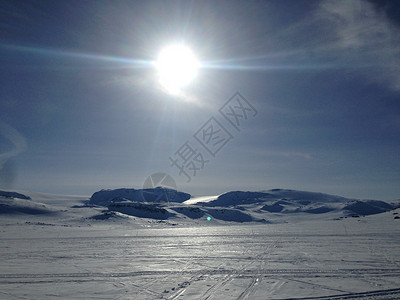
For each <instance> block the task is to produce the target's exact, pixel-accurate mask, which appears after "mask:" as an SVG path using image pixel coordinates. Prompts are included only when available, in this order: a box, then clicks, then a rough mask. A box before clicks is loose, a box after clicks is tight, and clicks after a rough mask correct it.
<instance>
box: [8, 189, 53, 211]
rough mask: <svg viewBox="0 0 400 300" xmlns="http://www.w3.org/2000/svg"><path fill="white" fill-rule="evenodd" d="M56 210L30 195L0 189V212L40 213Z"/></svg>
mask: <svg viewBox="0 0 400 300" xmlns="http://www.w3.org/2000/svg"><path fill="white" fill-rule="evenodd" d="M52 212H54V211H53V210H52V209H51V208H49V207H47V206H46V205H45V204H42V203H36V202H34V201H32V200H31V198H30V197H29V196H26V195H23V194H20V193H16V192H7V191H0V214H28V215H39V214H49V213H52Z"/></svg>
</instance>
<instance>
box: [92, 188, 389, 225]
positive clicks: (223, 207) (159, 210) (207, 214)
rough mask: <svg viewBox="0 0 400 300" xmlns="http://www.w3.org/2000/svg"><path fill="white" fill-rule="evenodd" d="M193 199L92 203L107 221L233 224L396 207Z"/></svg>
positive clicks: (106, 198) (298, 199)
mask: <svg viewBox="0 0 400 300" xmlns="http://www.w3.org/2000/svg"><path fill="white" fill-rule="evenodd" d="M189 198H190V195H189V194H186V193H182V192H177V191H174V190H168V189H164V188H155V189H144V190H135V189H117V190H102V191H99V192H96V193H94V194H93V196H92V197H91V198H90V201H89V203H90V204H94V205H100V206H105V207H107V208H108V212H107V211H106V212H104V218H106V217H107V216H109V212H118V213H122V214H126V215H129V216H134V217H139V218H150V219H158V220H166V219H183V218H184V219H193V220H196V219H200V218H209V219H215V220H220V221H228V222H268V220H270V219H271V218H272V217H274V218H276V217H277V216H284V215H287V216H288V215H298V214H303V215H304V214H305V215H310V216H312V215H326V216H327V217H328V216H330V217H331V218H332V217H333V216H335V217H339V216H344V217H346V216H359V215H372V214H378V213H382V212H386V211H389V210H392V209H393V208H395V207H394V205H392V204H389V203H387V202H384V201H377V200H364V201H362V200H357V199H349V198H344V197H340V196H334V195H328V194H323V193H315V192H305V191H295V190H287V189H272V190H269V191H261V192H251V191H232V192H228V193H225V194H222V195H220V196H217V197H200V198H197V201H196V199H191V200H189V201H188V199H189ZM330 213H331V214H330ZM98 218H100V219H101V218H103V217H102V216H98Z"/></svg>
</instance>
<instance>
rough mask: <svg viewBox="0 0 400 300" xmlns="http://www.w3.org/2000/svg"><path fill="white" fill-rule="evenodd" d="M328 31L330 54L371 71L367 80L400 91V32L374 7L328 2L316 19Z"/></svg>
mask: <svg viewBox="0 0 400 300" xmlns="http://www.w3.org/2000/svg"><path fill="white" fill-rule="evenodd" d="M313 21H314V22H315V23H316V24H317V23H320V24H321V25H322V26H323V27H324V28H326V29H328V31H329V32H328V35H329V36H331V37H332V39H331V40H330V41H329V42H328V43H327V44H326V47H327V50H331V51H339V52H340V53H341V56H342V59H345V60H347V61H348V62H349V64H350V65H351V64H352V63H353V64H355V65H358V66H361V67H362V66H365V67H368V68H369V70H368V71H367V70H366V71H365V76H366V77H367V78H368V79H370V80H374V81H377V82H380V83H383V84H386V85H387V86H388V87H390V88H392V89H394V90H400V77H399V76H398V74H399V73H400V39H399V36H400V30H399V28H398V27H396V26H395V24H394V23H392V22H391V21H390V19H389V18H388V17H387V16H386V15H385V14H384V13H383V12H380V11H378V10H377V9H376V8H375V7H374V6H373V4H371V3H369V2H367V1H362V0H355V1H345V0H342V1H325V2H322V3H321V4H320V5H319V7H318V9H317V10H316V13H315V15H314V20H313Z"/></svg>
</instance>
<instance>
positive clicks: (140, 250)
mask: <svg viewBox="0 0 400 300" xmlns="http://www.w3.org/2000/svg"><path fill="white" fill-rule="evenodd" d="M27 195H29V196H30V197H31V198H32V200H33V201H35V203H39V204H35V205H36V206H38V205H39V207H42V208H43V209H44V210H45V213H37V214H28V213H21V212H18V211H17V212H14V213H3V214H0V299H210V300H211V299H219V300H222V299H400V220H399V219H395V218H394V217H395V216H396V215H395V214H399V209H397V210H393V211H388V212H385V213H381V214H376V215H370V216H365V217H358V218H351V217H349V218H341V219H339V218H335V217H334V215H333V214H332V215H329V214H328V215H327V214H318V215H315V214H312V215H310V214H308V215H305V214H296V215H290V216H288V217H279V218H278V217H277V218H276V219H275V220H273V221H271V222H270V223H267V224H265V223H260V222H247V223H237V222H224V221H220V220H214V219H212V220H211V221H207V220H206V219H205V218H200V219H189V218H187V219H182V218H179V219H176V220H174V219H168V220H153V219H148V218H137V217H131V216H127V215H125V214H122V213H119V212H113V213H110V214H104V213H103V214H102V212H104V208H101V207H90V206H87V205H83V203H84V201H87V200H88V198H87V197H78V196H60V195H48V194H39V193H28V194H27ZM26 201H28V200H26ZM40 203H41V204H40ZM93 216H98V217H97V218H94V217H93ZM101 216H103V217H101Z"/></svg>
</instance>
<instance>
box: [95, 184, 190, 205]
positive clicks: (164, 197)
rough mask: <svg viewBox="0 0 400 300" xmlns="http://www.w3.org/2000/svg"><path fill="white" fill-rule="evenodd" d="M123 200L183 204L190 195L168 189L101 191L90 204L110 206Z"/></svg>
mask: <svg viewBox="0 0 400 300" xmlns="http://www.w3.org/2000/svg"><path fill="white" fill-rule="evenodd" d="M121 199H125V200H131V201H134V202H179V203H182V202H184V201H186V200H188V199H190V194H187V193H183V192H179V191H175V190H171V189H166V188H161V187H157V188H153V189H116V190H101V191H99V192H96V193H94V194H93V195H92V197H91V198H90V201H89V202H90V204H95V205H101V206H108V205H110V204H112V203H114V202H118V201H120V200H121Z"/></svg>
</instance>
